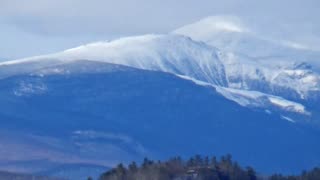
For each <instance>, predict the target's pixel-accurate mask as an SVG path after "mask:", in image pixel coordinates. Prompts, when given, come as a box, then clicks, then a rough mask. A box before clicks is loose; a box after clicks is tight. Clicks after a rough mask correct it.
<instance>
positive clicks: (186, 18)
mask: <svg viewBox="0 0 320 180" xmlns="http://www.w3.org/2000/svg"><path fill="white" fill-rule="evenodd" d="M319 9H320V1H319V0H175V1H173V0H161V1H160V0H113V1H111V0H1V1H0V29H1V31H0V40H1V41H0V59H1V58H8V59H15V58H21V57H26V56H34V55H40V54H46V53H52V52H56V51H60V50H64V49H66V48H71V47H74V46H78V45H81V44H84V43H89V42H93V41H98V40H108V39H114V38H118V37H121V36H129V35H137V34H145V33H167V32H170V31H172V30H174V29H176V28H178V27H180V26H183V25H185V24H189V23H192V22H194V21H197V20H199V19H202V18H204V17H207V16H212V15H232V16H237V17H239V18H241V19H242V20H243V21H244V22H245V23H246V24H249V25H250V26H251V29H252V28H253V29H255V31H257V32H258V33H260V34H264V35H266V36H270V37H273V38H286V39H289V40H293V41H297V42H301V43H303V44H307V45H309V46H314V47H316V48H318V49H320V48H319V47H320V43H319V42H320V41H319V40H320V39H319V37H320V18H319V17H320V11H319Z"/></svg>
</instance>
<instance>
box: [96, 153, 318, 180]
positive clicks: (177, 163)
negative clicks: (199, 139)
mask: <svg viewBox="0 0 320 180" xmlns="http://www.w3.org/2000/svg"><path fill="white" fill-rule="evenodd" d="M99 179H100V180H256V179H261V180H320V168H314V169H313V170H311V171H308V172H307V171H303V172H302V173H301V175H296V176H284V175H281V174H274V175H271V176H269V177H266V176H258V175H257V174H256V172H255V170H254V169H253V168H251V167H246V168H243V167H241V166H240V165H239V164H238V163H237V162H235V161H233V160H232V157H231V155H226V156H222V157H221V158H220V159H217V158H216V157H214V156H213V157H208V156H206V157H202V156H200V155H196V156H194V157H191V158H190V159H188V160H183V159H182V158H180V157H174V158H171V159H169V160H167V161H163V162H162V161H152V160H149V159H147V158H145V159H144V161H143V162H142V164H141V165H138V164H137V163H136V162H132V163H131V164H129V165H128V166H125V165H123V164H119V165H118V166H117V167H116V168H113V169H111V170H109V171H107V172H105V173H103V174H102V175H101V177H100V178H99Z"/></svg>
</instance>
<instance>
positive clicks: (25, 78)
mask: <svg viewBox="0 0 320 180" xmlns="http://www.w3.org/2000/svg"><path fill="white" fill-rule="evenodd" d="M0 106H1V108H0V120H1V128H0V133H1V141H0V146H1V148H0V170H6V171H15V172H22V173H33V174H39V175H50V176H58V177H59V176H61V177H67V178H70V179H79V177H83V176H84V175H87V176H89V175H92V176H95V175H97V174H99V173H101V172H102V171H103V170H105V169H106V168H108V167H111V166H113V165H115V164H117V163H119V162H130V161H133V160H139V159H141V158H143V157H154V158H161V159H165V158H168V157H170V156H172V155H182V156H189V155H193V154H196V153H200V154H204V153H215V154H217V155H223V154H226V153H231V154H232V155H233V156H234V158H235V159H236V160H238V161H239V162H241V163H242V164H246V165H250V166H254V167H256V168H257V169H258V170H259V171H260V172H261V173H271V172H285V173H296V172H299V171H301V170H302V169H307V168H311V167H314V166H318V165H320V154H319V152H320V143H319V142H318V141H319V137H320V52H319V51H316V50H312V49H308V48H306V47H304V46H302V45H299V44H297V43H289V42H282V41H276V40H273V39H268V38H265V37H263V36H261V35H258V34H256V33H255V32H252V31H251V30H250V28H249V27H246V26H245V25H243V24H241V23H240V22H238V21H235V20H233V19H232V18H227V17H219V16H214V17H208V18H205V19H203V20H200V21H198V22H195V23H193V24H190V25H186V26H184V27H181V28H179V29H177V30H174V31H172V32H169V33H167V34H147V35H141V36H134V37H125V38H120V39H117V40H113V41H101V42H96V43H92V44H87V45H83V46H79V47H76V48H73V49H68V50H65V51H63V52H57V53H54V54H49V55H42V56H37V57H30V58H24V59H18V60H11V61H4V62H0Z"/></svg>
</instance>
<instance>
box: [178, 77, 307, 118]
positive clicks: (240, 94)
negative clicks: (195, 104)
mask: <svg viewBox="0 0 320 180" xmlns="http://www.w3.org/2000/svg"><path fill="white" fill-rule="evenodd" d="M179 77H180V78H183V79H186V80H190V81H193V82H194V83H196V84H198V85H201V86H211V87H213V88H215V89H216V91H217V92H218V93H219V94H221V95H223V96H224V97H225V98H227V99H229V100H231V101H234V102H236V103H238V104H239V105H241V106H245V107H259V108H266V107H267V106H268V104H269V106H273V107H277V108H280V109H282V110H284V111H287V112H294V113H299V114H304V115H310V113H309V112H308V111H307V110H306V108H305V107H304V106H303V105H302V104H300V103H296V102H293V101H289V100H287V99H284V98H282V97H278V96H273V95H269V94H265V93H261V92H258V91H248V90H239V89H233V88H225V87H219V86H214V85H212V84H210V83H206V82H202V81H199V80H196V79H193V78H190V77H187V76H179Z"/></svg>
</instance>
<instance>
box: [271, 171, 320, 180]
mask: <svg viewBox="0 0 320 180" xmlns="http://www.w3.org/2000/svg"><path fill="white" fill-rule="evenodd" d="M270 180H320V168H314V169H313V170H311V171H309V172H307V171H303V172H302V173H301V175H299V176H283V175H281V174H274V175H272V176H271V177H270Z"/></svg>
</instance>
